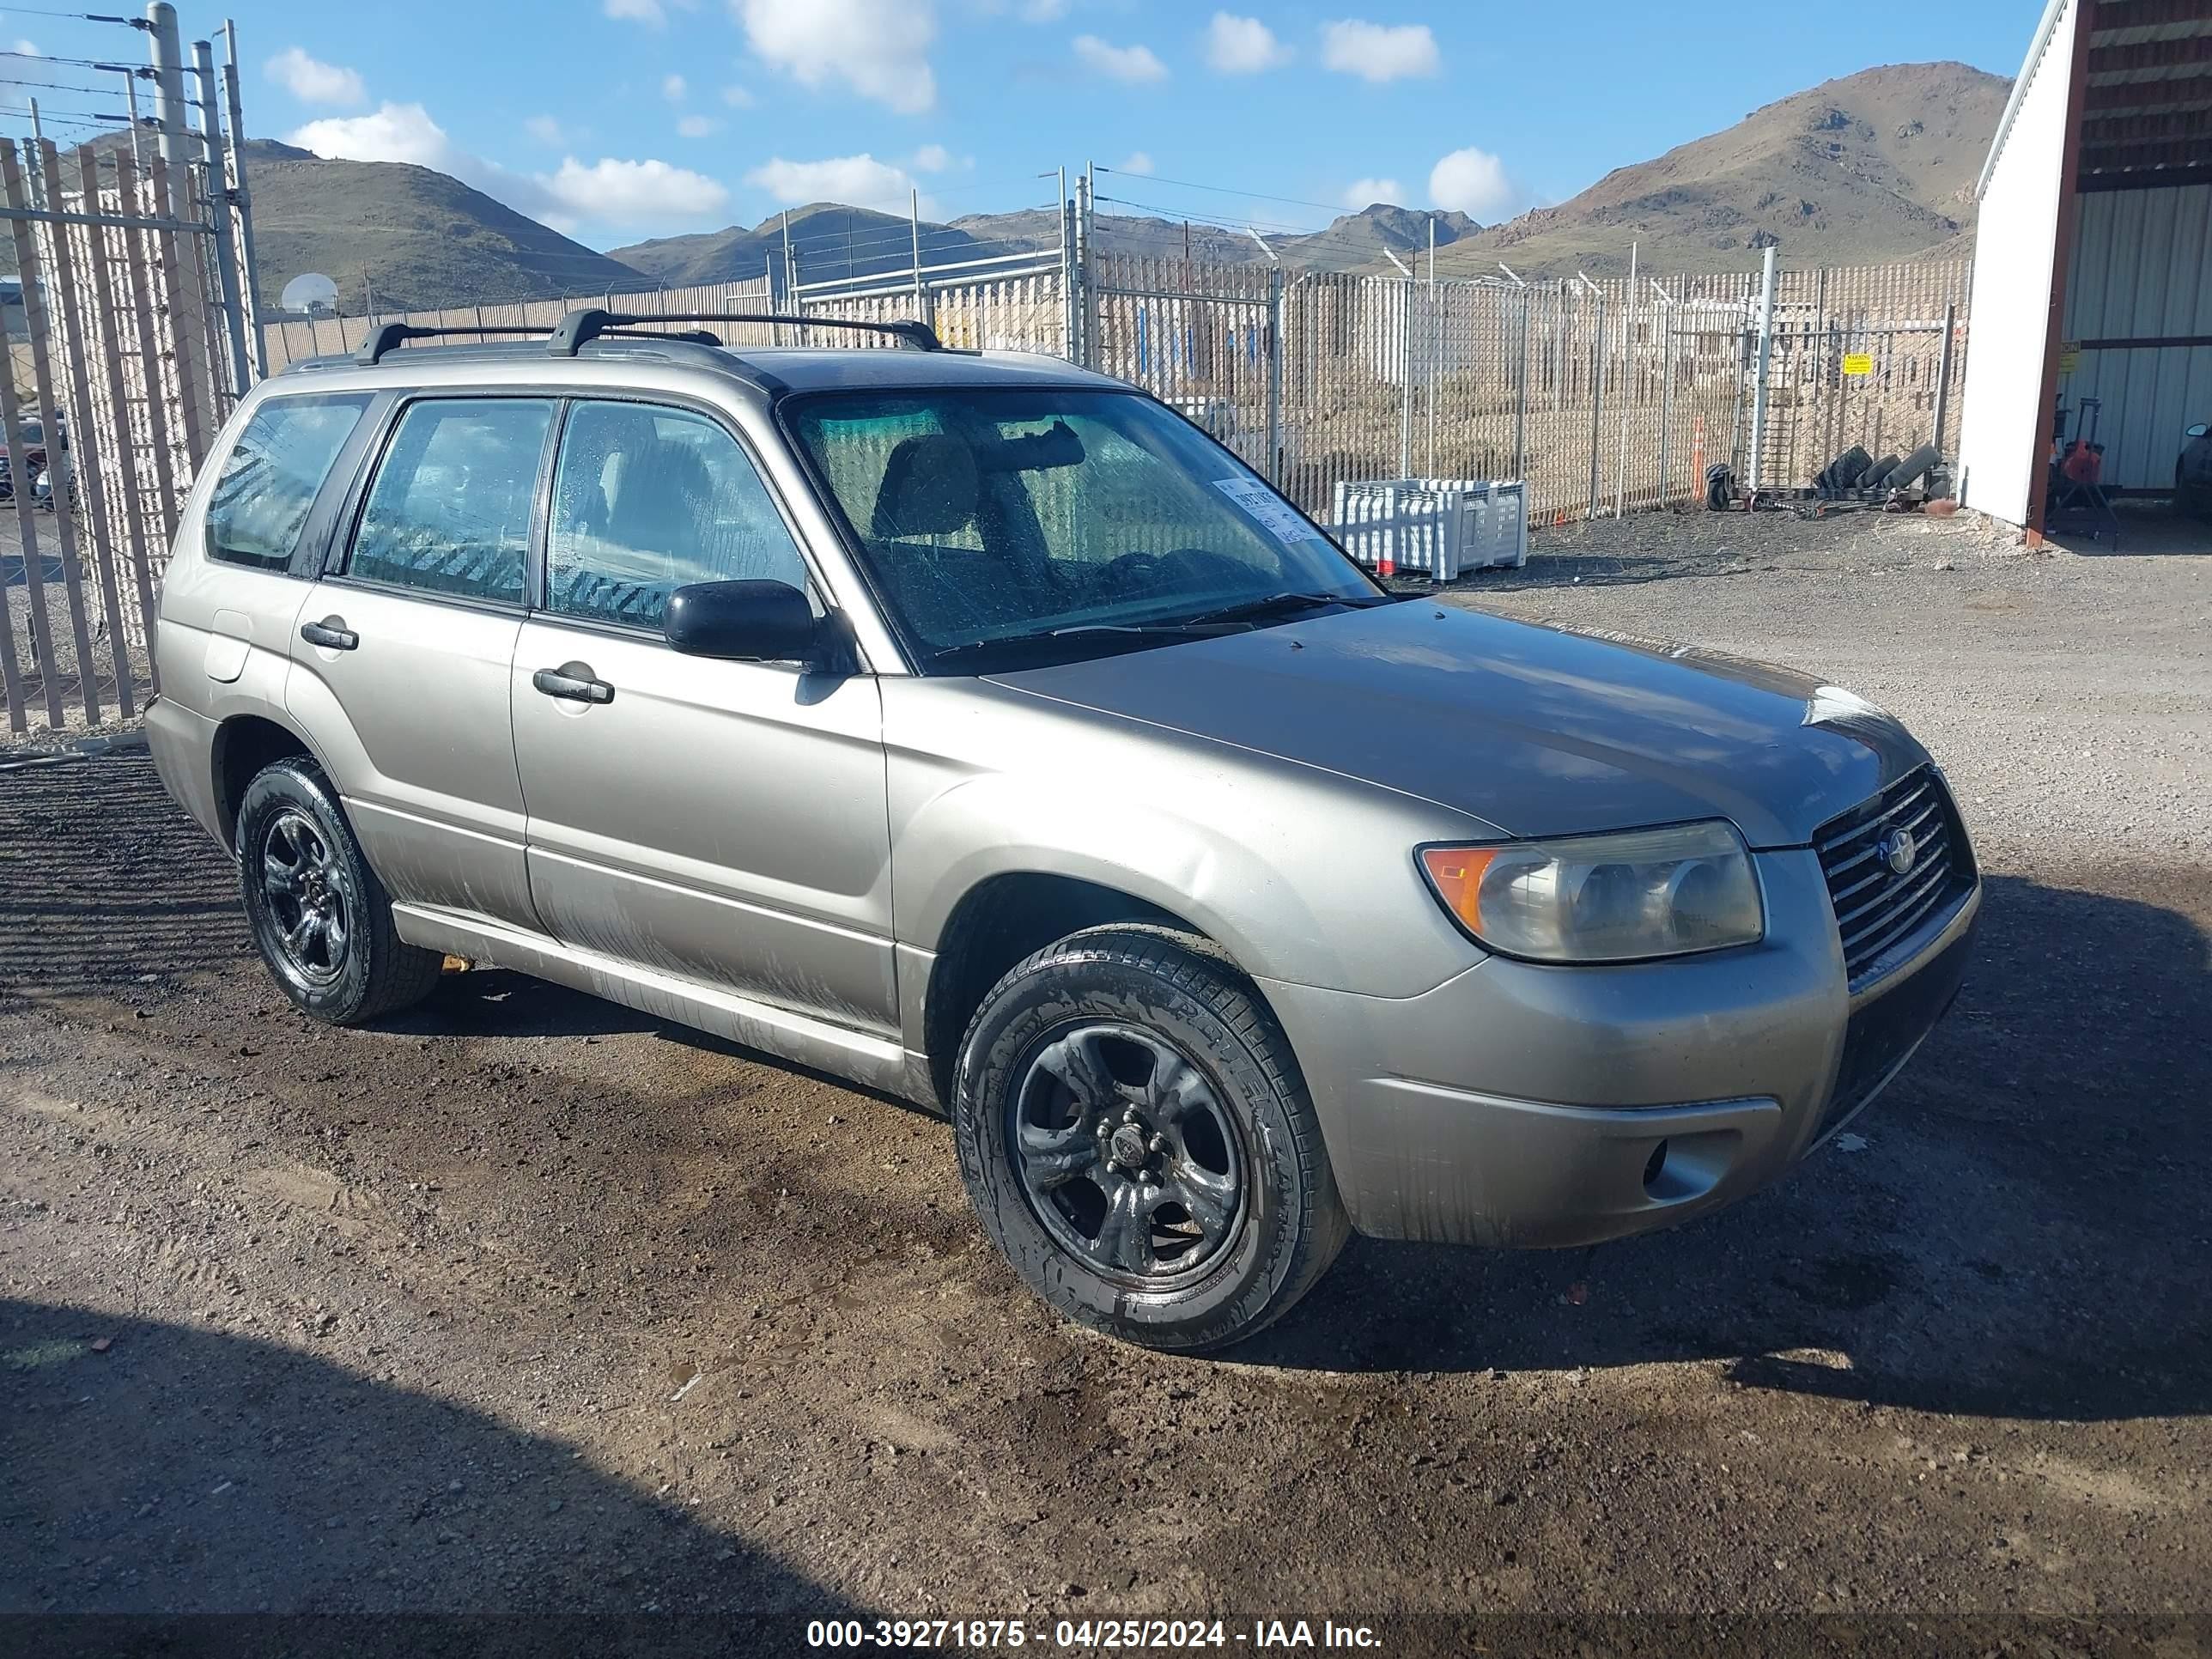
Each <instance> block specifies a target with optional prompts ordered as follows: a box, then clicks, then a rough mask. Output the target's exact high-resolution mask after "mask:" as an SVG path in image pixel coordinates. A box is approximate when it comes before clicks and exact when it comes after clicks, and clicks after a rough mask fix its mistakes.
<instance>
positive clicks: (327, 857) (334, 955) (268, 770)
mask: <svg viewBox="0 0 2212 1659" xmlns="http://www.w3.org/2000/svg"><path fill="white" fill-rule="evenodd" d="M237 845H238V876H239V888H240V893H241V895H242V896H243V897H244V899H245V901H246V921H247V923H248V924H249V925H250V926H251V927H252V931H253V943H254V945H255V946H256V947H257V948H258V950H259V951H260V952H261V959H262V961H263V962H264V963H267V964H268V968H269V972H270V975H271V976H272V977H273V978H274V979H275V980H276V983H277V984H278V985H279V986H280V987H283V992H284V994H285V995H286V996H288V997H289V998H291V1000H293V1001H294V1002H295V1003H296V1004H297V1005H298V1006H300V1007H301V1008H303V1009H305V1010H306V1011H307V1012H308V1013H311V1014H313V1016H314V1017H315V1018H318V1019H320V1020H326V1021H328V1022H329V1023H330V1024H333V1025H358V1024H362V1023H364V1022H366V1021H368V1020H372V1019H375V1018H378V1017H380V1015H384V1014H388V1013H392V1012H396V1011H397V1010H398V1009H401V1008H406V1007H410V1006H413V1005H414V1004H416V1003H417V1002H420V1001H421V1000H422V999H423V998H424V997H425V996H427V995H428V994H429V992H430V988H431V987H433V986H434V985H435V984H436V983H437V982H438V975H439V972H440V970H441V969H442V968H443V967H444V965H445V958H444V957H443V956H442V955H441V954H440V953H439V952H438V951H425V950H422V949H419V948H418V947H416V946H415V945H409V944H407V943H406V942H405V941H404V940H403V939H400V937H399V936H398V933H395V932H394V931H393V930H392V898H391V896H390V895H389V894H388V893H386V891H385V890H384V884H383V883H382V882H380V881H379V880H378V879H377V878H376V872H374V870H371V869H370V868H369V867H368V860H367V859H366V858H364V857H363V856H362V850H361V843H360V842H357V841H356V840H355V839H354V834H353V829H352V826H351V825H349V823H347V822H346V819H345V814H344V813H343V811H341V810H340V809H339V807H338V803H337V793H336V792H335V791H333V790H332V789H331V784H330V780H329V779H328V778H327V777H325V775H324V774H323V770H322V769H321V768H320V767H319V766H317V765H316V764H315V763H313V761H311V760H307V759H304V758H296V757H295V758H291V759H286V760H280V761H277V762H275V763H272V764H271V765H269V766H267V767H264V768H263V769H262V770H261V771H260V772H258V774H256V775H255V776H254V779H253V781H252V782H251V783H249V784H248V785H246V794H245V797H244V799H242V800H240V803H239V809H238V834H237Z"/></svg>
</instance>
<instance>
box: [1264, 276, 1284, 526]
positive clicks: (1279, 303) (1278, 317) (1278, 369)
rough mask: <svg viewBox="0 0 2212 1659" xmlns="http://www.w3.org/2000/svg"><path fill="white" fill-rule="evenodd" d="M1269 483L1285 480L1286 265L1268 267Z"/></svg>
mask: <svg viewBox="0 0 2212 1659" xmlns="http://www.w3.org/2000/svg"><path fill="white" fill-rule="evenodd" d="M1267 482H1268V483H1271V484H1274V485H1276V486H1277V487H1278V488H1280V486H1281V484H1282V482H1283V268H1282V267H1281V266H1280V265H1270V266H1268V267H1267Z"/></svg>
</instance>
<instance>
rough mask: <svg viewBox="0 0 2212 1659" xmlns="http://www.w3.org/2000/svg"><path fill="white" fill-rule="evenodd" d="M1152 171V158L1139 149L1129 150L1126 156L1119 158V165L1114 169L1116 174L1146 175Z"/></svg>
mask: <svg viewBox="0 0 2212 1659" xmlns="http://www.w3.org/2000/svg"><path fill="white" fill-rule="evenodd" d="M1114 171H1115V172H1116V173H1138V174H1143V173H1150V172H1151V171H1152V157H1151V156H1150V155H1146V153H1145V152H1144V151H1143V150H1140V149H1133V150H1131V151H1130V152H1129V153H1128V154H1127V155H1125V156H1123V157H1122V158H1121V162H1120V164H1119V165H1118V166H1116V167H1115V169H1114Z"/></svg>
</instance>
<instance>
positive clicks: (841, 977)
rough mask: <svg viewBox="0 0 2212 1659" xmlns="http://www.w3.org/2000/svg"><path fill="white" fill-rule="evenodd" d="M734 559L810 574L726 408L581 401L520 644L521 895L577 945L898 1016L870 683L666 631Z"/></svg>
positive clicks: (826, 1005)
mask: <svg viewBox="0 0 2212 1659" xmlns="http://www.w3.org/2000/svg"><path fill="white" fill-rule="evenodd" d="M741 577H751V578H766V579H773V580H781V581H785V582H788V583H790V584H792V585H793V586H798V587H800V588H802V589H810V588H811V587H812V586H814V584H813V583H812V582H811V578H810V574H809V571H808V568H807V564H806V562H805V558H804V557H803V556H802V555H801V554H800V552H799V546H798V544H797V541H796V539H795V538H794V537H793V532H792V531H791V529H790V528H789V526H788V525H787V522H786V520H785V518H784V516H783V514H782V513H781V511H780V510H779V508H778V506H777V504H776V502H775V500H774V498H773V497H772V495H770V493H769V489H767V487H766V486H765V485H764V484H763V482H762V479H761V476H760V473H759V471H758V469H757V467H756V466H755V465H754V463H753V461H752V459H751V458H750V455H748V453H746V451H745V449H744V447H743V446H742V445H741V444H740V443H739V442H738V440H737V439H736V438H735V437H734V436H733V435H732V433H731V431H730V430H729V429H728V428H726V426H725V425H724V424H723V423H722V422H721V421H720V419H718V418H717V417H714V416H711V415H709V414H707V413H705V412H702V411H700V410H691V409H684V408H680V407H677V406H675V405H672V404H649V403H643V402H633V401H627V400H621V399H613V398H595V399H580V400H578V401H576V402H575V403H574V404H571V405H570V407H569V410H568V415H567V417H566V420H565V422H564V426H563V429H562V435H561V439H560V443H559V448H558V455H557V459H556V464H555V470H554V482H553V489H552V497H551V507H550V513H549V521H548V524H547V526H546V536H545V554H544V581H543V592H542V594H541V596H540V602H539V604H538V606H537V607H536V608H535V609H534V610H533V611H532V614H531V616H530V618H529V620H528V621H527V622H526V623H525V624H524V625H523V629H522V638H521V641H520V645H519V647H518V648H517V651H516V654H515V661H514V678H513V709H514V740H515V756H516V760H517V762H518V764H519V766H520V772H521V778H522V793H523V798H524V799H525V800H526V802H527V803H528V806H529V847H530V854H529V862H530V888H531V895H532V899H533V901H534V902H535V903H536V905H537V907H538V915H540V916H541V917H543V918H544V924H545V927H546V928H547V929H548V931H550V933H553V934H554V935H555V936H556V937H557V938H558V939H561V940H562V942H563V943H565V944H567V945H571V946H573V947H574V948H576V949H579V950H582V951H592V952H595V953H598V954H600V955H604V956H607V957H614V958H617V959H618V960H620V961H623V962H626V963H634V964H638V965H641V966H643V967H646V968H648V969H654V970H656V971H659V972H662V973H665V974H669V975H675V976H678V977H679V978H682V979H685V980H690V981H699V982H702V983H704V984H706V985H708V986H711V987H717V988H720V989H725V990H728V991H733V992H736V993H738V994H741V995H744V996H747V997H750V998H753V999H756V1000H760V1001H763V1002H767V1003H769V1004H772V1005H774V1006H778V1007H781V1008H786V1009H792V1010H797V1011H799V1012H805V1013H809V1014H813V1015H817V1016H820V1017H822V1018H827V1019H830V1020H834V1021H836V1022H837V1023H838V1024H842V1025H845V1026H848V1027H852V1028H857V1029H860V1030H868V1031H872V1032H877V1033H885V1034H888V1033H892V1032H895V1031H896V1029H897V1026H896V1019H897V1012H896V994H895V992H894V988H893V980H892V952H891V939H890V829H889V826H888V822H887V818H886V815H885V801H884V755H883V740H882V725H883V718H882V702H881V700H880V698H879V696H878V691H877V686H876V682H875V680H874V679H873V678H872V677H870V676H868V675H866V674H861V673H841V674H829V673H823V672H810V671H805V670H802V669H801V668H800V667H799V665H795V664H789V663H775V664H769V663H744V662H719V661H709V660H705V659H700V658H696V657H687V656H683V655H680V654H678V653H676V652H675V651H673V650H671V649H670V647H668V646H667V645H666V644H665V642H664V641H663V640H662V637H661V635H660V632H659V628H660V621H661V612H662V611H663V608H664V607H665V605H666V602H667V599H668V595H669V594H670V593H671V592H673V591H674V590H675V589H676V588H678V587H679V586H684V585H685V584H686V583H690V582H694V581H713V580H734V579H738V578H741ZM579 684H581V685H583V686H587V687H594V688H598V689H597V690H587V691H581V692H580V691H578V690H575V688H576V687H577V686H578V685H579ZM594 699H604V700H594Z"/></svg>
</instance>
